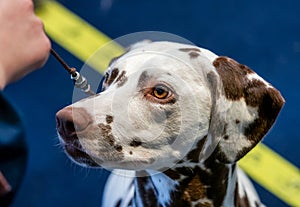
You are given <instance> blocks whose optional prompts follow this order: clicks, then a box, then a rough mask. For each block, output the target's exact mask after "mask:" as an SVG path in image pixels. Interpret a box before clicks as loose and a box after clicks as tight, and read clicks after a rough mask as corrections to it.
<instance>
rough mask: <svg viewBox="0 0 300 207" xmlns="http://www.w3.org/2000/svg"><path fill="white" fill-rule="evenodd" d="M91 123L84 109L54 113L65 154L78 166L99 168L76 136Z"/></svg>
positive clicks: (63, 110) (67, 109)
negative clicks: (84, 165)
mask: <svg viewBox="0 0 300 207" xmlns="http://www.w3.org/2000/svg"><path fill="white" fill-rule="evenodd" d="M91 122H92V119H91V117H90V116H89V115H88V114H87V113H86V111H85V110H84V109H81V108H76V109H74V108H72V107H66V108H64V109H62V110H60V111H59V112H57V113H56V128H57V132H58V134H59V137H60V141H61V144H62V146H63V147H64V149H65V151H66V153H67V154H68V155H69V156H70V157H71V158H72V159H73V160H74V161H75V162H78V163H79V164H86V165H88V166H94V167H95V166H99V165H98V164H97V163H96V162H95V161H94V160H93V159H92V158H91V157H90V156H89V155H88V154H87V153H86V152H85V150H84V149H83V147H82V145H81V144H80V140H79V138H78V135H80V134H81V133H83V132H84V131H86V130H87V128H88V127H89V126H90V124H91Z"/></svg>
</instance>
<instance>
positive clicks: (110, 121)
mask: <svg viewBox="0 0 300 207" xmlns="http://www.w3.org/2000/svg"><path fill="white" fill-rule="evenodd" d="M105 120H106V123H108V124H110V123H112V122H113V120H114V117H113V116H111V115H106V118H105Z"/></svg>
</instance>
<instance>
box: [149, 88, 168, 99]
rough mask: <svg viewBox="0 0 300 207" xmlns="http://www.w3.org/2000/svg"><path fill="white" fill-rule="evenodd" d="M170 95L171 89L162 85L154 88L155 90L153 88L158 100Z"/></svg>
mask: <svg viewBox="0 0 300 207" xmlns="http://www.w3.org/2000/svg"><path fill="white" fill-rule="evenodd" d="M169 93H170V91H169V89H168V88H166V87H164V86H162V85H157V86H154V88H153V96H154V97H156V98H158V99H165V98H167V97H168V95H169Z"/></svg>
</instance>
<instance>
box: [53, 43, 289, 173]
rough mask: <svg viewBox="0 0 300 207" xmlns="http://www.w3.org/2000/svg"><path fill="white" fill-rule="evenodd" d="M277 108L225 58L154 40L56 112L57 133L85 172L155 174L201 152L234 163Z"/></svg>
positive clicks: (258, 81)
mask: <svg viewBox="0 0 300 207" xmlns="http://www.w3.org/2000/svg"><path fill="white" fill-rule="evenodd" d="M283 103H284V99H283V98H282V96H281V95H280V93H279V92H278V91H277V90H276V89H275V88H274V87H273V86H271V85H270V84H269V83H267V82H266V81H265V80H263V79H262V78H261V77H259V76H258V75H257V74H256V73H255V72H253V71H252V70H251V69H250V68H248V67H247V66H245V65H241V64H239V63H237V62H236V61H234V60H232V59H230V58H228V57H218V56H217V55H215V54H213V53H212V52H210V51H208V50H206V49H202V48H198V47H195V46H191V45H184V44H179V43H172V42H152V43H146V44H139V45H138V46H135V47H132V48H131V49H130V50H129V51H128V52H126V53H125V54H123V55H122V56H120V57H118V58H115V59H114V60H112V61H111V63H110V66H109V68H108V70H107V72H106V73H105V76H104V81H103V84H102V86H101V92H100V93H98V94H97V95H95V96H91V97H89V98H86V99H83V100H80V101H78V102H76V103H74V104H72V105H70V106H67V107H66V108H64V109H62V110H60V111H59V112H58V113H57V115H56V116H57V130H58V133H59V136H60V138H61V139H60V140H61V143H62V145H63V146H64V148H65V151H66V152H67V154H68V155H69V156H70V158H71V159H73V160H74V161H75V162H77V163H79V164H82V165H86V166H102V167H105V168H109V169H112V168H121V169H129V170H142V169H153V170H157V169H161V168H165V167H171V166H172V165H174V164H175V163H176V162H178V161H180V160H183V159H185V160H186V161H188V160H187V159H186V155H187V154H188V153H189V152H190V151H192V150H195V149H196V148H199V147H201V149H200V150H199V149H198V151H201V153H199V161H201V160H203V159H206V158H207V157H209V156H210V154H211V153H212V152H215V153H216V154H217V159H218V160H219V161H221V162H225V163H232V162H235V161H237V160H238V159H240V158H241V157H243V156H244V155H245V154H246V153H247V152H248V151H250V150H251V149H252V148H253V147H254V146H255V145H256V144H257V143H258V142H259V141H260V140H261V139H262V138H263V137H264V135H265V134H266V133H267V132H268V130H269V129H270V127H271V126H272V125H273V123H274V121H275V119H276V117H277V115H278V113H279V111H280V109H281V107H282V105H283ZM199 142H201V143H203V144H202V145H201V146H200V145H199V144H197V143H199Z"/></svg>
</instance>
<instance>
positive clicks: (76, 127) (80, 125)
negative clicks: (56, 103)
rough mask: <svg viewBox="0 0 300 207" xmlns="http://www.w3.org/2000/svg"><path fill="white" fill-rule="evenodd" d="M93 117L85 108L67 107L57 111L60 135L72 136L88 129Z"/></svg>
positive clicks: (57, 126) (57, 125) (57, 124)
mask: <svg viewBox="0 0 300 207" xmlns="http://www.w3.org/2000/svg"><path fill="white" fill-rule="evenodd" d="M91 121H92V119H91V117H90V115H89V114H88V113H87V112H86V110H85V109H83V108H73V107H66V108H64V109H62V110H60V111H59V112H57V113H56V128H57V131H58V133H59V134H60V135H62V136H64V137H70V136H73V135H76V132H80V131H83V130H84V129H86V128H87V127H88V126H89V125H90V123H91Z"/></svg>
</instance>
